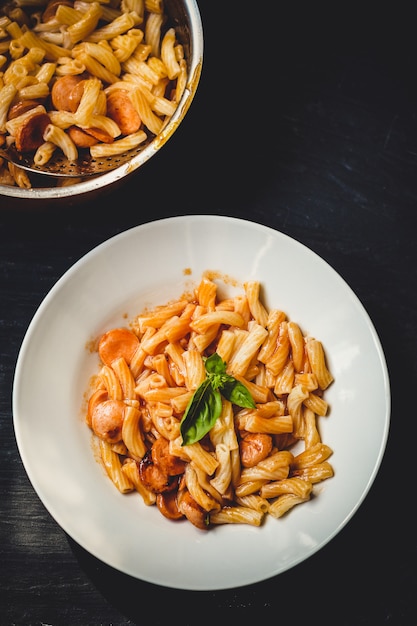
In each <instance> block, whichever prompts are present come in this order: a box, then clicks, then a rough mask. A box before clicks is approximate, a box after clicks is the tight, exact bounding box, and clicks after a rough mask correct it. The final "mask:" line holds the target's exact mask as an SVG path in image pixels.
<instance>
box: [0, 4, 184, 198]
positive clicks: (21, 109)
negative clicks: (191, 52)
mask: <svg viewBox="0 0 417 626" xmlns="http://www.w3.org/2000/svg"><path fill="white" fill-rule="evenodd" d="M3 4H4V6H2V7H0V147H1V146H4V147H5V146H8V145H9V144H14V145H15V147H16V149H17V150H18V151H20V152H24V153H26V152H29V153H34V155H35V159H34V160H35V163H38V164H46V163H47V161H48V160H49V159H51V158H52V156H53V154H54V152H55V150H60V151H61V152H63V154H64V155H65V157H67V158H68V159H69V160H75V159H77V157H78V152H79V150H82V151H90V153H91V155H92V156H93V158H101V157H106V156H113V155H117V154H121V153H122V152H125V151H126V150H129V149H132V148H138V149H140V148H141V146H144V145H146V143H147V142H148V141H149V140H150V139H151V138H152V137H153V136H154V135H157V134H158V133H159V132H161V130H162V129H163V128H164V126H165V125H166V124H167V123H168V121H169V119H170V118H171V117H172V115H173V113H174V112H175V110H176V108H177V105H178V103H179V101H180V99H181V97H182V94H183V92H184V89H185V85H186V80H187V65H186V59H185V56H184V50H183V46H182V45H181V44H180V42H179V41H178V39H177V35H176V31H175V29H174V27H172V26H171V25H170V23H169V21H168V16H167V14H166V12H165V8H164V4H163V1H162V0H160V1H158V2H156V1H155V0H98V1H91V0H88V1H86V0H62V1H58V0H50V1H49V2H47V1H46V0H45V2H42V1H41V0H39V1H36V2H35V1H33V0H32V1H30V0H15V1H14V2H10V3H3ZM0 183H1V184H8V185H18V186H21V187H28V186H29V187H30V186H31V181H30V178H29V177H28V175H27V174H26V173H24V172H22V171H21V168H16V167H13V166H11V165H9V164H8V163H7V162H6V161H5V160H3V159H2V158H1V157H0ZM57 184H60V183H57Z"/></svg>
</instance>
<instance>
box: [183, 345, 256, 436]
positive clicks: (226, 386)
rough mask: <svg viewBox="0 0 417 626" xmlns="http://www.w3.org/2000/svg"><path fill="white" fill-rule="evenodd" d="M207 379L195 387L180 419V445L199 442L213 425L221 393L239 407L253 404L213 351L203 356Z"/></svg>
mask: <svg viewBox="0 0 417 626" xmlns="http://www.w3.org/2000/svg"><path fill="white" fill-rule="evenodd" d="M205 368H206V372H207V378H206V379H205V380H204V381H203V382H202V383H201V385H200V386H199V387H198V388H197V389H196V390H195V392H194V394H193V396H192V398H191V399H190V401H189V403H188V405H187V408H186V409H185V412H184V415H183V417H182V420H181V424H180V430H181V435H182V445H183V446H187V445H190V444H192V443H195V442H196V441H200V439H202V438H203V437H204V436H205V435H206V434H207V433H208V432H209V430H211V428H212V427H213V426H214V424H215V422H216V420H217V418H218V417H219V416H220V414H221V412H222V398H221V397H222V396H223V397H224V398H226V400H229V401H230V402H232V403H233V404H237V405H238V406H240V407H242V408H248V409H256V404H255V402H254V400H253V398H252V396H251V394H250V392H249V391H248V389H247V388H246V387H245V385H243V384H242V383H241V382H239V381H238V380H236V378H234V377H233V376H229V374H227V373H226V363H225V362H224V361H222V359H221V357H220V356H219V355H218V354H217V352H215V353H214V354H212V355H211V356H209V357H208V358H206V359H205Z"/></svg>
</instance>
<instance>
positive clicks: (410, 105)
mask: <svg viewBox="0 0 417 626" xmlns="http://www.w3.org/2000/svg"><path fill="white" fill-rule="evenodd" d="M229 4H230V5H232V4H233V7H234V8H233V9H232V8H231V7H229ZM271 4H272V3H246V4H245V3H217V2H201V5H200V9H201V13H202V18H203V24H204V30H205V61H204V70H203V75H202V79H201V84H200V87H199V90H198V94H197V96H196V99H195V101H194V103H193V106H192V108H191V109H190V111H189V113H188V115H187V118H186V121H185V122H184V124H183V125H182V127H181V128H180V129H179V130H178V132H177V133H176V134H175V135H174V136H173V138H172V139H171V140H170V142H168V144H167V145H166V146H165V147H164V148H163V150H162V151H161V152H160V153H159V154H158V155H157V156H156V157H155V158H154V159H153V160H152V161H151V162H149V163H148V164H147V165H146V166H145V167H143V168H142V170H141V171H139V172H137V173H135V174H133V175H132V176H131V178H130V179H128V180H126V183H125V184H124V185H123V186H122V187H121V188H120V189H119V190H117V191H112V192H111V193H109V194H107V195H106V197H105V198H104V197H102V198H98V199H96V200H94V201H93V202H87V203H83V204H82V205H75V206H73V207H70V206H64V205H62V206H60V204H59V203H58V204H57V205H56V206H51V207H49V208H45V209H43V210H42V209H39V208H36V209H34V208H33V207H28V209H27V210H24V209H16V208H14V207H11V206H10V204H9V203H8V200H7V198H5V197H3V196H0V438H1V445H0V455H1V456H0V553H1V568H0V624H1V625H2V626H12V625H19V626H28V625H40V624H50V625H52V626H59V625H61V624H62V625H65V626H68V625H69V624H83V625H90V626H101V625H110V624H111V625H113V626H122V625H123V626H125V625H127V624H142V623H143V619H144V618H145V619H148V620H151V621H150V622H149V623H152V624H166V623H175V624H191V623H193V624H194V623H196V622H198V621H199V620H200V619H206V620H212V621H213V623H214V624H216V623H226V622H227V623H228V622H229V620H230V619H232V620H233V619H239V618H240V617H245V616H250V615H251V614H252V611H253V610H256V612H257V613H256V614H257V615H258V617H259V619H260V620H261V619H262V618H263V617H264V616H267V617H271V618H272V617H273V618H274V620H276V623H281V624H283V623H291V624H306V623H313V622H314V623H320V624H332V625H335V624H337V625H338V626H371V625H376V624H377V625H382V624H385V625H392V626H416V624H417V594H416V592H417V567H416V565H417V563H416V557H417V539H416V526H415V515H414V507H415V494H416V487H415V484H416V483H415V475H416V471H415V459H416V438H415V430H416V429H415V423H416V408H415V393H416V388H417V376H416V374H417V369H416V368H417V366H416V363H417V359H416V346H417V301H416V291H417V246H416V236H417V210H416V209H417V90H416V85H417V71H416V70H417V63H416V60H417V50H416V44H415V41H416V40H415V36H412V28H413V24H414V20H413V19H412V16H411V15H407V14H406V13H405V12H404V10H402V9H401V4H395V8H392V7H391V5H390V6H388V7H387V9H386V10H385V11H386V12H385V13H381V10H382V9H381V8H379V11H378V13H372V12H371V11H369V12H367V13H366V14H365V13H364V11H363V9H360V10H359V9H354V8H353V7H352V6H351V4H348V3H342V4H340V3H337V4H335V5H334V6H335V8H334V11H333V12H332V13H326V12H325V11H324V10H320V9H318V8H317V6H314V9H313V8H311V9H309V10H308V11H307V10H306V9H305V7H303V4H301V5H297V3H286V4H291V7H292V8H291V9H289V8H286V9H282V8H280V9H279V10H275V13H274V14H273V15H270V13H269V8H268V5H271ZM311 4H312V5H313V3H311ZM314 4H316V3H314ZM344 4H345V6H344ZM238 6H240V7H241V8H240V9H237V8H235V7H238ZM220 7H221V8H220ZM262 7H264V10H263V9H262ZM235 11H237V12H235ZM161 179H163V181H164V182H163V184H160V183H159V182H158V181H160V180H161ZM193 213H200V214H225V215H231V216H236V217H241V218H248V219H251V220H255V221H257V222H260V223H262V224H265V225H268V226H270V227H272V228H275V229H277V230H279V231H282V232H284V233H286V234H288V235H290V236H291V237H293V238H295V239H297V240H299V241H301V242H302V243H303V244H305V245H306V246H308V247H310V248H311V249H312V250H314V251H315V252H316V253H318V254H319V255H320V256H322V257H323V258H324V259H325V260H326V261H327V262H328V263H330V264H331V265H332V266H333V267H334V269H335V270H336V271H337V272H339V273H340V275H341V276H342V277H343V278H344V279H345V280H346V281H347V283H348V284H349V285H350V286H351V287H352V289H353V290H354V291H355V293H356V294H357V295H358V297H359V298H360V300H361V301H362V303H363V305H364V306H365V308H366V310H367V311H368V313H369V315H370V317H371V319H372V321H373V323H374V325H375V328H376V330H377V332H378V335H379V337H380V339H381V342H382V346H383V349H384V352H385V356H386V359H387V364H388V368H389V374H390V382H391V393H392V417H391V427H390V433H389V438H388V443H387V448H386V452H385V455H384V458H383V462H382V465H381V468H380V471H379V473H378V475H377V477H376V480H375V482H374V484H373V486H372V488H371V490H370V492H369V494H368V496H367V497H366V499H365V501H364V502H363V504H362V506H361V507H360V508H359V510H358V511H357V513H356V514H355V515H354V517H353V518H352V520H351V521H350V522H349V523H348V524H347V525H346V526H345V528H344V529H343V530H342V531H341V532H340V533H339V534H338V535H337V536H336V537H334V539H332V540H331V541H330V542H329V543H328V544H327V546H326V547H324V548H323V549H322V550H321V551H320V552H318V553H317V554H315V555H313V556H312V557H310V558H309V559H308V560H307V561H305V562H304V563H302V564H299V565H297V566H296V567H294V568H292V569H291V570H290V571H287V572H285V573H283V574H281V575H279V576H277V577H275V578H272V579H270V580H267V581H265V582H261V583H258V584H255V585H251V586H248V587H244V588H240V589H231V590H226V591H218V592H214V591H213V592H186V591H178V590H172V589H167V588H159V587H156V586H153V585H151V584H148V583H145V582H141V581H138V580H134V579H131V578H129V577H128V576H125V575H123V574H121V573H119V572H117V571H114V570H113V569H111V568H110V567H108V566H107V565H105V564H103V563H101V562H99V561H98V560H97V559H96V558H93V557H92V556H91V555H89V554H88V553H87V552H85V550H83V549H82V548H81V547H80V546H78V545H77V544H76V543H74V541H73V540H72V539H71V538H70V537H68V536H67V535H66V534H65V533H64V531H63V530H62V529H61V528H60V527H59V526H58V525H57V524H56V522H55V521H54V520H53V519H52V517H51V516H50V515H49V513H48V512H47V511H46V509H45V508H44V506H43V505H42V503H41V501H40V500H39V498H38V496H37V495H36V493H35V491H34V490H33V488H32V486H31V484H30V482H29V480H28V477H27V475H26V473H25V470H24V468H23V466H22V462H21V460H20V457H19V453H18V450H17V446H16V441H15V438H14V430H13V417H12V403H11V392H12V385H13V375H14V368H15V364H16V359H17V355H18V351H19V348H20V345H21V342H22V340H23V337H24V334H25V332H26V329H27V327H28V325H29V322H30V321H31V319H32V317H33V315H34V313H35V311H36V309H37V307H38V306H39V305H40V303H41V301H42V300H43V298H44V297H45V296H46V294H47V293H48V291H49V290H50V289H51V287H52V286H53V285H54V284H55V282H56V281H57V280H58V279H59V278H60V277H61V276H62V275H63V273H64V272H65V271H66V270H67V269H68V268H70V267H71V266H72V265H73V263H74V262H76V261H77V260H78V259H79V258H80V257H82V256H83V255H84V254H85V253H87V252H88V251H89V250H91V249H92V248H93V247H95V246H96V245H98V244H100V243H101V242H103V241H104V240H106V239H107V238H109V237H111V236H113V235H115V234H117V233H119V232H121V231H123V230H125V229H127V228H130V227H133V226H135V225H138V224H141V223H144V222H148V221H150V220H153V219H158V218H162V217H166V216H172V215H179V214H193ZM358 436H360V433H358ZM352 471H355V450H352ZM144 603H145V606H146V607H147V608H146V611H145V614H144V613H143V606H144ZM248 611H249V613H248Z"/></svg>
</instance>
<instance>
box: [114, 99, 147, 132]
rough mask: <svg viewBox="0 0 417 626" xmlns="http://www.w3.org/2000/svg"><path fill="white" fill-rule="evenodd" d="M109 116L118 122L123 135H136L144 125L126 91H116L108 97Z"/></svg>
mask: <svg viewBox="0 0 417 626" xmlns="http://www.w3.org/2000/svg"><path fill="white" fill-rule="evenodd" d="M107 115H108V117H110V118H111V119H112V120H113V121H114V122H116V124H117V125H118V127H119V128H120V132H121V133H122V135H131V134H132V133H136V132H137V131H138V130H139V128H140V127H141V124H142V120H141V119H140V117H139V113H138V112H137V111H136V109H135V107H134V106H133V104H132V101H131V99H130V98H129V93H128V92H127V91H126V90H125V89H116V90H115V91H112V92H110V93H109V95H108V96H107Z"/></svg>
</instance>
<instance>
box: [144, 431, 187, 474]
mask: <svg viewBox="0 0 417 626" xmlns="http://www.w3.org/2000/svg"><path fill="white" fill-rule="evenodd" d="M151 454H152V460H153V462H154V463H156V465H159V467H160V468H161V469H162V471H163V472H164V473H165V474H168V476H178V475H180V474H183V473H184V472H185V467H186V465H187V464H186V462H185V461H183V460H182V459H180V458H179V457H177V456H175V455H173V454H171V453H170V451H169V441H168V440H167V439H165V437H159V439H156V440H155V442H154V443H153V444H152V448H151Z"/></svg>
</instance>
